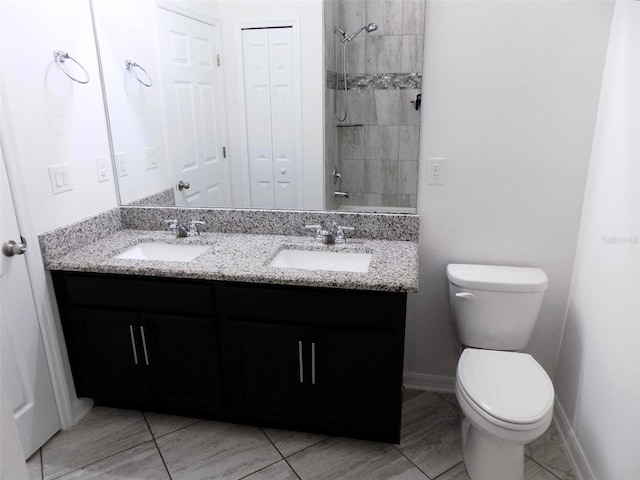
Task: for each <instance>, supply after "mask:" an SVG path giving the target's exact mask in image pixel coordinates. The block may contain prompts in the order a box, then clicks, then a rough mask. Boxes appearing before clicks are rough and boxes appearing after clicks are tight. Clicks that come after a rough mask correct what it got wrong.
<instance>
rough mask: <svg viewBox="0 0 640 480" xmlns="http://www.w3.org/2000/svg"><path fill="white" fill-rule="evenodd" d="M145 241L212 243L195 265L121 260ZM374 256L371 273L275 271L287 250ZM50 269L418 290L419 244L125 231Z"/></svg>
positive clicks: (59, 259) (52, 258) (49, 259)
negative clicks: (325, 242) (329, 242)
mask: <svg viewBox="0 0 640 480" xmlns="http://www.w3.org/2000/svg"><path fill="white" fill-rule="evenodd" d="M140 242H162V243H183V244H203V245H211V248H210V249H208V250H207V251H205V252H204V253H203V254H201V255H199V256H198V257H197V258H196V259H194V260H192V261H191V262H170V261H155V260H128V259H116V258H113V257H114V255H117V254H119V253H120V252H122V251H123V250H126V249H127V248H129V247H132V246H133V245H135V244H137V243H140ZM287 248H288V249H301V250H324V251H335V252H362V253H371V254H372V255H373V258H372V260H371V264H370V265H369V271H368V272H365V273H358V272H334V271H319V270H300V269H291V268H276V267H269V266H268V265H269V263H270V262H271V260H272V259H273V257H274V256H275V255H276V254H277V253H278V252H279V251H280V250H281V249H287ZM45 267H46V268H48V269H50V270H66V271H77V272H93V273H114V274H128V275H145V276H154V277H173V278H192V279H204V280H224V281H234V282H251V283H272V284H281V285H300V286H310V287H327V288H344V289H354V290H375V291H389V292H415V291H417V289H418V249H417V243H416V242H408V241H390V240H367V239H358V238H354V239H349V240H348V241H347V243H344V244H337V245H323V244H322V243H319V242H317V241H315V240H314V239H313V238H312V237H311V236H304V237H301V236H290V235H258V234H248V233H203V234H202V235H201V236H199V237H188V238H175V237H174V236H173V235H171V234H169V233H167V232H162V231H149V230H120V231H117V232H116V233H114V234H112V235H109V236H106V237H104V238H102V239H100V240H97V241H95V242H93V243H90V244H89V245H87V246H84V247H81V248H78V249H77V250H75V251H73V252H71V253H61V254H58V255H49V256H46V257H45Z"/></svg>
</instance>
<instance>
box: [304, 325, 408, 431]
mask: <svg viewBox="0 0 640 480" xmlns="http://www.w3.org/2000/svg"><path fill="white" fill-rule="evenodd" d="M401 341H402V339H401V338H399V336H398V334H397V333H396V332H388V331H367V330H348V329H344V330H343V329H329V328H327V329H321V328H318V329H315V330H314V331H313V335H312V337H311V340H310V342H311V348H312V368H313V369H314V370H313V372H312V376H313V380H314V382H313V385H312V387H311V389H312V399H313V400H312V415H311V419H312V420H311V424H312V426H316V427H317V428H325V429H331V430H333V431H335V432H336V433H338V434H339V433H340V432H344V434H348V435H361V436H362V437H363V438H371V439H375V440H384V441H390V442H398V441H399V436H400V416H401V409H402V405H401V401H402V400H401V397H402V346H401V343H400V342H401Z"/></svg>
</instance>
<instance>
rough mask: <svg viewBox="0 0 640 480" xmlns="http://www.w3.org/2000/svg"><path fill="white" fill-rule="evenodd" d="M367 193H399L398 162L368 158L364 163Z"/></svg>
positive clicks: (365, 189)
mask: <svg viewBox="0 0 640 480" xmlns="http://www.w3.org/2000/svg"><path fill="white" fill-rule="evenodd" d="M364 191H365V193H383V194H390V193H393V194H396V193H398V162H396V161H388V160H367V161H366V162H365V164H364Z"/></svg>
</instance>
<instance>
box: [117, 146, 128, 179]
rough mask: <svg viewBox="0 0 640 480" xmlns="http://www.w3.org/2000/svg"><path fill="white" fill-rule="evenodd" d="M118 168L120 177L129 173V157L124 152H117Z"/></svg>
mask: <svg viewBox="0 0 640 480" xmlns="http://www.w3.org/2000/svg"><path fill="white" fill-rule="evenodd" d="M116 169H117V170H118V176H119V177H125V176H127V175H129V172H128V171H127V157H126V155H125V153H124V152H121V153H116Z"/></svg>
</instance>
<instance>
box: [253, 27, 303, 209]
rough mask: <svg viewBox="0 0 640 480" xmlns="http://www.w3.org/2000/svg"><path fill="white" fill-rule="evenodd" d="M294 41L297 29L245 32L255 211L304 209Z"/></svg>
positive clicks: (260, 29)
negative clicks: (300, 192)
mask: <svg viewBox="0 0 640 480" xmlns="http://www.w3.org/2000/svg"><path fill="white" fill-rule="evenodd" d="M293 41H294V35H293V29H292V28H291V27H274V28H246V29H243V30H242V52H243V59H242V60H243V61H242V64H243V71H244V96H245V113H246V115H245V118H246V132H247V146H248V148H247V150H248V162H249V169H248V170H249V182H250V194H251V206H252V207H257V208H297V207H298V202H297V192H296V190H297V188H298V185H297V182H296V168H299V167H298V166H297V165H296V164H297V152H296V138H295V134H296V125H295V121H296V113H295V112H296V105H295V93H294V92H295V89H296V88H297V86H296V85H295V74H294V68H296V66H295V61H294V54H293V51H294V45H293Z"/></svg>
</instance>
